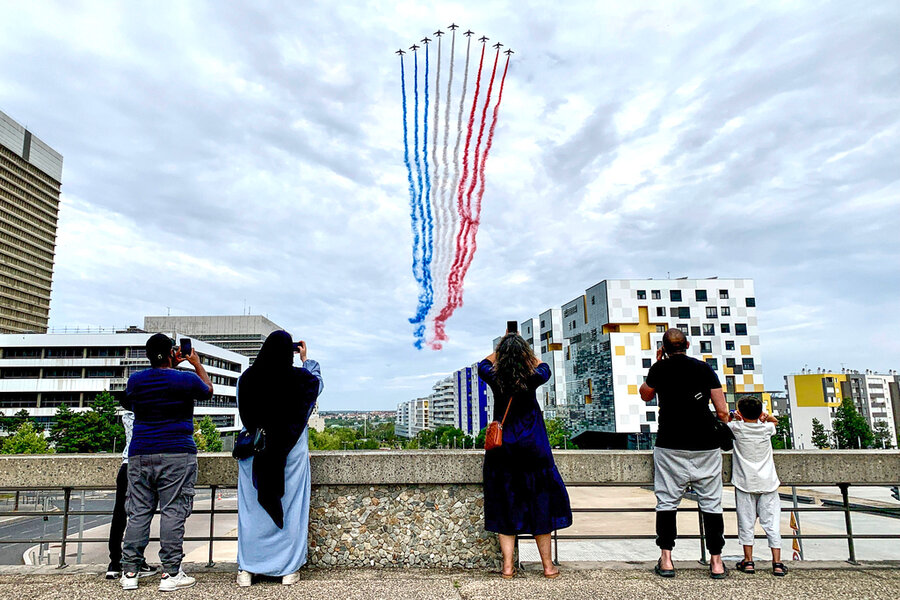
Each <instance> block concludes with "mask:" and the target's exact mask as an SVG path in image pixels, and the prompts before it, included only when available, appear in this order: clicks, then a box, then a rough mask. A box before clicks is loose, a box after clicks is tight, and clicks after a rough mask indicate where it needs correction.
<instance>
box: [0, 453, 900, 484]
mask: <svg viewBox="0 0 900 600" xmlns="http://www.w3.org/2000/svg"><path fill="white" fill-rule="evenodd" d="M554 456H555V458H556V462H557V465H558V466H559V470H560V473H561V474H562V477H563V480H564V481H565V482H566V483H567V484H569V485H596V484H605V485H650V484H651V483H652V482H653V461H652V452H651V451H648V450H638V451H619V450H567V451H556V452H555V453H554ZM723 458H724V472H725V481H729V480H730V478H731V454H730V453H726V454H725V455H724V457H723ZM483 460H484V453H483V451H481V450H418V451H349V452H337V451H335V452H313V453H311V463H312V483H313V485H447V484H453V485H460V484H480V483H481V480H482V474H481V467H482V463H483ZM199 463H200V472H199V475H198V481H197V483H198V485H226V486H234V485H236V484H237V462H236V461H235V460H234V459H232V458H231V456H230V455H228V454H225V453H216V454H201V455H200V456H199ZM775 463H776V466H777V468H778V475H779V476H780V477H781V481H782V483H783V484H785V485H811V484H820V485H823V484H835V483H850V484H857V485H894V484H897V483H898V482H900V450H786V451H778V452H776V453H775ZM120 464H121V458H120V457H119V456H118V455H113V454H88V455H82V454H49V455H0V488H12V487H17V488H29V489H32V488H51V487H52V488H60V487H87V488H102V487H111V486H114V484H115V479H116V472H117V471H118V469H119V465H120Z"/></svg>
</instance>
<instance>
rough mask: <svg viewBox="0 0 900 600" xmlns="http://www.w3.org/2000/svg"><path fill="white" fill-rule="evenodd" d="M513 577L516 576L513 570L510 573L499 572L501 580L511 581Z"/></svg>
mask: <svg viewBox="0 0 900 600" xmlns="http://www.w3.org/2000/svg"><path fill="white" fill-rule="evenodd" d="M515 576H516V570H515V569H513V570H512V573H504V572H503V571H500V577H502V578H503V579H512V578H513V577H515Z"/></svg>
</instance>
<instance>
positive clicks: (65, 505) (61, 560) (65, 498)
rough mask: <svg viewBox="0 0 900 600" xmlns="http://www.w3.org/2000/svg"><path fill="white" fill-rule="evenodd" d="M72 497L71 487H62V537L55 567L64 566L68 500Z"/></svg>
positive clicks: (67, 531)
mask: <svg viewBox="0 0 900 600" xmlns="http://www.w3.org/2000/svg"><path fill="white" fill-rule="evenodd" d="M71 499H72V488H70V487H67V488H63V522H62V539H61V540H60V545H59V566H57V569H65V568H66V538H67V537H68V535H69V502H70V501H71Z"/></svg>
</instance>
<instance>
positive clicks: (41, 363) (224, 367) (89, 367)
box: [0, 333, 248, 432]
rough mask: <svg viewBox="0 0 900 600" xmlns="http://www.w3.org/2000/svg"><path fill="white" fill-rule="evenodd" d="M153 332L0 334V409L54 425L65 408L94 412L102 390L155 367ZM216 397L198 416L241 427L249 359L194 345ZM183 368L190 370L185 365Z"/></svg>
mask: <svg viewBox="0 0 900 600" xmlns="http://www.w3.org/2000/svg"><path fill="white" fill-rule="evenodd" d="M149 337H150V334H149V333H107V334H53V333H50V334H3V335H0V412H2V413H5V414H6V415H7V416H9V415H13V414H15V413H17V412H19V411H20V410H22V409H25V410H27V411H28V413H29V415H31V416H32V417H33V418H34V419H35V420H36V421H37V422H39V423H41V424H43V426H44V427H45V428H49V427H50V426H51V425H52V424H53V422H54V420H55V416H56V409H57V407H59V406H63V405H65V406H68V407H70V408H71V409H72V410H73V411H76V412H78V411H84V410H88V408H89V407H90V404H91V402H92V401H93V399H94V398H95V397H96V395H97V394H99V393H100V392H102V391H104V390H106V391H110V392H114V393H116V392H122V391H124V390H125V385H126V383H127V382H128V377H129V376H130V375H131V374H132V373H134V372H136V371H142V370H144V369H148V368H150V361H149V360H148V359H147V354H146V351H145V345H146V343H147V339H148V338H149ZM194 349H195V350H196V352H197V355H198V356H199V357H200V362H201V363H202V364H203V366H204V368H205V369H206V371H207V373H208V374H209V378H210V380H211V381H212V383H213V392H214V393H213V397H212V398H210V399H208V400H199V401H197V403H196V407H195V409H194V415H195V417H196V418H198V419H200V418H202V417H204V416H205V415H209V416H210V418H211V419H212V420H213V422H214V423H215V424H216V427H217V428H218V429H219V430H220V431H222V432H235V431H239V430H240V429H241V420H240V415H239V414H238V409H237V401H236V387H237V380H238V377H240V375H241V373H242V372H243V371H244V370H245V369H246V368H247V364H248V361H247V357H246V356H241V355H240V354H236V353H234V352H230V351H228V350H223V349H222V348H219V347H217V346H213V345H212V344H207V343H205V342H202V341H196V342H195V343H194ZM181 368H187V369H190V368H191V367H190V365H188V364H187V363H182V365H181Z"/></svg>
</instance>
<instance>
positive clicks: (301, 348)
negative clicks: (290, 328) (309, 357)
mask: <svg viewBox="0 0 900 600" xmlns="http://www.w3.org/2000/svg"><path fill="white" fill-rule="evenodd" d="M294 352H298V353H299V354H300V361H301V362H306V342H304V341H303V340H300V341H299V342H294Z"/></svg>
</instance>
